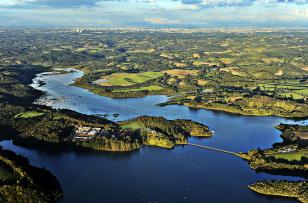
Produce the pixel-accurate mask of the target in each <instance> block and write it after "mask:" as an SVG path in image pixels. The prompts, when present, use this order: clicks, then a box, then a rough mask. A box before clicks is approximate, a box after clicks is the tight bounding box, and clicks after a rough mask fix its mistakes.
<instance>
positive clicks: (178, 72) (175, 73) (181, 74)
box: [162, 69, 200, 78]
mask: <svg viewBox="0 0 308 203" xmlns="http://www.w3.org/2000/svg"><path fill="white" fill-rule="evenodd" d="M162 72H163V73H166V74H168V75H170V76H172V77H178V78H186V77H188V76H196V75H197V74H198V73H199V72H200V71H199V70H183V69H173V70H165V71H162Z"/></svg>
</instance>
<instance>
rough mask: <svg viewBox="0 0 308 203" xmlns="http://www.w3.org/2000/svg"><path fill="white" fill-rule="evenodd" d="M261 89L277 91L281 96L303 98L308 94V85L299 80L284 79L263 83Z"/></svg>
mask: <svg viewBox="0 0 308 203" xmlns="http://www.w3.org/2000/svg"><path fill="white" fill-rule="evenodd" d="M259 87H260V89H261V90H263V91H266V92H270V93H274V92H275V93H276V94H277V95H279V96H282V97H286V98H292V99H303V98H305V97H307V96H308V85H307V84H301V83H300V82H299V81H298V80H282V81H280V82H278V83H275V84H274V83H262V84H259Z"/></svg>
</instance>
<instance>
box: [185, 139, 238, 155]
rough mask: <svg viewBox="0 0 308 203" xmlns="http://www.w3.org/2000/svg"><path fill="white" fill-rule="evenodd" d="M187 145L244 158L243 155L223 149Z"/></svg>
mask: <svg viewBox="0 0 308 203" xmlns="http://www.w3.org/2000/svg"><path fill="white" fill-rule="evenodd" d="M187 145H190V146H193V147H199V148H202V149H207V150H212V151H216V152H222V153H225V154H231V155H234V156H239V157H241V158H243V157H242V155H241V154H239V153H236V152H231V151H227V150H223V149H217V148H214V147H208V146H204V145H199V144H193V143H187Z"/></svg>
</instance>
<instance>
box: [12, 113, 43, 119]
mask: <svg viewBox="0 0 308 203" xmlns="http://www.w3.org/2000/svg"><path fill="white" fill-rule="evenodd" d="M42 115H44V113H42V112H38V111H28V112H25V113H21V114H18V115H16V116H15V118H34V117H38V116H42Z"/></svg>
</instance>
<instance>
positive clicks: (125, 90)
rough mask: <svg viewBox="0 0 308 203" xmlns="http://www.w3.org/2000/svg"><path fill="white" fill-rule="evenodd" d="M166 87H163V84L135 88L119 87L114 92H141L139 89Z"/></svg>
mask: <svg viewBox="0 0 308 203" xmlns="http://www.w3.org/2000/svg"><path fill="white" fill-rule="evenodd" d="M162 89H164V88H163V87H161V86H158V85H151V86H146V87H140V88H133V89H122V90H121V89H119V90H115V91H113V92H115V93H120V92H139V91H145V90H147V91H159V90H162Z"/></svg>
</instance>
